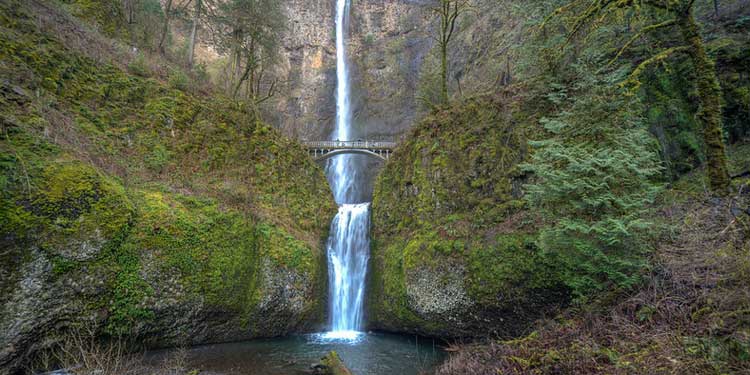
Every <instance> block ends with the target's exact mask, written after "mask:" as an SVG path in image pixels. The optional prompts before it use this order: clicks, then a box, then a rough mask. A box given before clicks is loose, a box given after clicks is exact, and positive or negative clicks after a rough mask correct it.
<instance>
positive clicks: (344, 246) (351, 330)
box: [322, 0, 370, 341]
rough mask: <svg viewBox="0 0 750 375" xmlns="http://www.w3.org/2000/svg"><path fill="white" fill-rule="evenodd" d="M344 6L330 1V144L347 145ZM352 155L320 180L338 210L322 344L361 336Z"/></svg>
mask: <svg viewBox="0 0 750 375" xmlns="http://www.w3.org/2000/svg"><path fill="white" fill-rule="evenodd" d="M349 1H350V0H336V127H335V129H334V131H333V133H332V134H331V140H340V141H348V140H352V139H351V138H352V124H351V117H352V116H351V115H352V111H351V107H350V94H351V92H350V85H349V68H348V62H347V58H346V34H347V31H348V17H349ZM352 158H353V156H352V155H339V156H336V157H333V158H331V159H330V160H329V162H328V164H327V166H326V175H327V176H328V180H329V182H330V185H331V189H332V190H333V196H334V198H335V200H336V203H337V204H338V205H339V210H338V214H337V215H336V217H334V219H333V221H332V222H331V231H330V236H329V238H328V244H327V251H328V279H329V302H330V309H329V314H330V324H331V330H330V331H329V332H327V333H325V334H323V335H322V336H323V338H324V339H328V340H345V341H356V340H357V339H358V338H359V337H361V336H362V333H361V331H362V329H363V309H364V297H365V277H366V273H367V262H368V258H369V251H370V238H369V231H370V203H369V202H359V201H358V200H359V199H361V187H360V186H358V181H359V180H358V178H357V175H358V174H359V172H360V171H358V168H357V165H356V164H355V163H353V160H352Z"/></svg>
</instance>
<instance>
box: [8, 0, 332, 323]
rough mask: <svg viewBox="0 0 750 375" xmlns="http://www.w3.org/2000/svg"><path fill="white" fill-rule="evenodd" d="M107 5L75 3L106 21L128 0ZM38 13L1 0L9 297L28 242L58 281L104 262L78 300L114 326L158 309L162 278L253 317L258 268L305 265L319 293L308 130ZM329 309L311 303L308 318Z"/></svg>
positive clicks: (320, 217) (326, 217) (326, 219)
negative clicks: (69, 37) (266, 118)
mask: <svg viewBox="0 0 750 375" xmlns="http://www.w3.org/2000/svg"><path fill="white" fill-rule="evenodd" d="M100 3H101V4H99V3H96V4H94V2H90V1H89V2H86V1H75V3H74V4H72V5H70V6H69V7H67V8H66V9H70V10H71V11H73V12H74V13H76V14H79V15H81V16H85V18H87V19H90V20H92V19H93V20H94V21H96V22H97V23H98V22H99V21H100V20H101V19H100V18H101V16H102V15H103V14H108V13H106V12H108V11H109V10H111V8H110V6H111V5H112V4H115V3H117V2H100ZM109 3H112V4H109ZM118 4H119V3H117V4H115V5H117V6H119V5H118ZM51 11H58V9H52V10H51ZM84 11H85V12H86V14H84V13H80V12H84ZM103 12H104V13H103ZM89 15H91V17H93V18H89ZM112 21H116V20H112ZM37 25H38V23H37V22H36V16H35V15H34V14H33V12H32V11H31V10H30V8H29V7H28V4H25V3H24V2H20V1H15V0H14V1H11V2H3V3H2V4H0V33H2V35H3V36H4V37H3V38H2V39H0V74H1V75H2V76H3V77H7V78H8V80H7V81H4V82H2V90H0V126H1V127H2V128H1V129H0V130H1V131H0V188H2V189H1V190H2V191H0V231H1V232H2V234H3V236H1V237H0V241H8V242H9V244H11V245H12V248H13V251H9V252H3V254H2V255H0V257H1V259H0V260H1V261H2V262H3V264H6V265H8V266H9V267H11V268H12V270H13V274H9V273H7V274H6V273H5V272H3V273H1V274H0V277H2V279H0V284H1V285H0V291H1V292H2V294H3V295H6V291H7V290H12V289H13V287H14V285H15V284H14V282H15V281H16V279H17V274H16V273H15V270H17V269H19V268H20V267H21V266H22V264H23V263H24V262H26V261H27V260H28V259H26V258H25V256H28V254H30V253H31V252H30V251H29V249H30V248H38V249H40V250H41V252H42V256H44V257H46V258H47V259H48V260H49V261H50V262H51V264H52V274H53V275H54V276H55V277H54V278H51V280H53V281H54V280H59V279H60V278H67V279H71V280H79V279H80V278H81V277H84V276H88V275H97V276H96V277H97V278H98V279H99V280H100V281H102V283H103V286H102V287H101V288H100V289H97V293H96V295H95V296H91V295H89V294H86V293H82V294H81V295H77V296H76V298H81V299H82V300H81V301H74V302H72V303H76V304H78V303H79V302H80V305H82V306H86V309H87V311H89V310H90V311H96V312H98V311H108V313H109V314H108V315H107V316H108V318H107V321H106V324H105V331H106V332H107V333H109V334H111V335H127V334H131V333H133V332H134V330H137V329H138V328H139V327H141V328H142V327H143V323H147V322H149V321H150V320H151V319H152V318H154V312H153V311H151V310H150V308H149V306H150V303H151V302H152V297H154V294H155V293H154V291H153V290H152V287H153V286H152V285H151V284H150V283H153V282H154V281H155V280H156V281H157V282H161V281H165V280H162V279H163V277H166V276H168V277H169V278H170V282H172V281H176V282H178V283H179V284H180V286H181V287H184V290H185V292H186V293H185V294H186V295H182V294H179V295H176V296H175V297H176V298H183V299H184V300H189V299H196V300H198V299H199V300H201V301H203V302H205V303H206V304H207V305H208V306H209V307H210V308H214V309H216V310H217V311H226V312H229V313H234V314H236V315H240V316H241V319H242V320H243V321H244V323H245V324H246V326H247V327H250V326H253V325H259V326H260V323H259V322H257V321H252V320H253V319H260V318H264V319H268V317H259V316H256V315H255V314H254V313H255V310H256V309H257V307H258V302H259V301H260V299H261V298H262V297H264V295H263V293H264V292H265V291H264V285H263V279H262V277H261V276H264V274H263V272H266V271H267V272H275V271H276V270H279V269H282V270H289V271H290V272H292V271H294V272H299V273H300V274H304V275H305V276H306V279H307V280H309V281H311V282H313V283H315V287H316V288H317V291H319V292H320V293H321V294H322V293H324V292H323V290H324V286H325V257H324V256H323V252H322V250H321V245H322V241H321V238H323V237H325V233H327V230H328V225H329V223H330V219H331V216H332V215H333V214H334V213H335V204H334V202H333V199H332V197H331V195H330V191H329V189H328V186H327V183H326V180H325V177H324V175H323V173H322V170H321V169H320V167H318V166H317V165H316V164H315V163H314V162H313V161H312V160H310V159H309V158H307V157H306V153H305V152H304V150H303V149H302V147H301V146H300V145H299V144H298V143H296V142H295V141H293V140H290V139H287V138H285V137H283V136H282V135H281V134H280V133H279V132H277V131H276V130H275V129H273V128H271V127H270V126H268V125H267V124H264V123H263V122H262V121H261V120H260V119H259V118H258V117H257V111H256V110H255V109H254V108H251V107H249V106H247V105H246V104H244V103H238V102H235V101H233V100H230V99H228V98H224V97H221V96H220V95H206V96H199V95H197V94H196V93H194V92H191V91H190V90H189V89H187V90H186V87H184V78H185V77H183V76H181V75H180V73H181V72H177V71H175V72H173V73H174V74H172V79H171V82H161V81H159V80H157V79H154V78H150V77H149V76H150V72H149V71H148V69H143V68H144V67H146V64H145V58H144V59H141V60H140V61H136V63H134V64H131V66H130V68H129V69H128V70H129V71H130V72H126V71H123V70H122V69H121V68H120V67H119V66H117V65H115V64H113V63H110V62H108V61H109V60H108V59H107V57H106V56H105V57H104V58H102V56H97V57H96V59H92V58H91V57H90V56H87V55H86V54H85V53H86V52H87V51H81V50H73V49H70V48H68V47H66V44H65V43H63V42H62V41H61V40H59V39H57V38H58V37H60V36H55V35H50V34H48V33H46V32H43V31H41V30H39V29H38V26H37ZM82 32H88V31H85V30H84V31H82ZM63 37H64V36H63ZM105 52H106V51H105ZM139 64H140V65H142V66H139ZM6 88H9V89H7V90H6ZM2 245H5V242H3V243H2ZM9 248H10V247H9ZM266 260H268V261H266ZM269 267H270V269H268V268H269ZM172 275H174V276H175V279H176V280H171V278H172ZM271 276H275V275H271ZM321 280H322V282H321ZM295 287H298V288H299V289H301V290H305V291H308V290H309V288H311V287H310V286H309V285H295ZM181 290H182V289H181ZM320 307H321V304H320V303H318V302H317V301H305V308H306V309H309V310H310V311H311V312H310V313H309V314H308V313H304V314H303V315H304V318H309V319H317V318H319V317H320V316H321V314H320V313H318V312H317V311H318V310H317V309H319V308H320ZM313 310H315V311H314V312H313ZM290 325H291V322H290ZM260 334H262V332H260Z"/></svg>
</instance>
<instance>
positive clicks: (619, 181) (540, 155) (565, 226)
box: [525, 65, 661, 302]
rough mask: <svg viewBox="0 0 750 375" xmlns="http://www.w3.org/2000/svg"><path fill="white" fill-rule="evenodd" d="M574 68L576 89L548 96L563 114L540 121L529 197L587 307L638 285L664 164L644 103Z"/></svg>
mask: <svg viewBox="0 0 750 375" xmlns="http://www.w3.org/2000/svg"><path fill="white" fill-rule="evenodd" d="M574 70H575V76H576V79H574V80H572V82H574V83H570V84H553V86H552V87H553V89H552V90H551V91H550V92H549V94H548V100H550V101H551V102H553V103H554V104H555V106H556V107H557V108H558V110H557V111H556V112H554V113H553V114H552V115H550V116H549V117H546V118H544V119H542V120H541V125H543V127H544V131H545V134H546V136H545V139H542V140H538V141H534V142H531V146H532V148H533V149H534V152H533V155H532V157H531V161H530V163H528V164H527V165H526V166H525V167H526V168H527V169H528V170H530V171H531V172H533V173H534V175H535V178H534V181H533V182H532V183H531V184H529V185H528V186H527V195H526V199H527V200H528V202H529V203H530V205H531V207H532V208H533V209H534V210H535V211H537V213H538V214H539V215H540V216H541V217H542V219H543V221H544V222H545V227H544V229H542V231H541V233H540V237H539V245H540V247H541V249H542V250H543V251H544V252H545V255H546V256H549V257H551V258H552V259H553V260H554V261H555V262H556V263H557V264H560V265H561V267H562V268H563V275H564V282H565V283H566V284H568V286H569V287H570V288H571V290H572V291H573V294H574V296H575V298H576V300H577V301H578V302H585V301H586V300H587V299H588V298H589V297H590V296H592V295H596V293H597V292H599V291H604V290H612V289H614V290H617V289H622V288H630V287H632V286H634V285H635V284H637V283H638V281H639V279H640V274H641V271H642V270H643V269H644V268H645V267H646V264H647V263H646V262H645V255H646V253H647V245H646V243H647V241H646V239H647V237H648V232H649V228H650V227H651V226H652V225H653V223H651V222H650V221H649V220H648V219H647V218H648V216H649V215H648V210H649V206H650V204H651V203H652V202H653V200H654V198H655V195H656V193H657V192H658V190H659V188H658V185H657V184H656V183H655V182H653V180H654V178H656V177H658V176H659V175H660V173H661V166H660V163H659V158H658V154H657V151H656V150H657V147H656V145H655V141H654V140H653V138H652V136H651V135H650V134H649V133H648V131H647V129H646V128H645V126H644V124H643V122H642V120H641V118H640V115H639V113H640V108H639V105H638V102H637V99H635V98H634V97H633V96H627V95H622V93H619V92H617V91H618V90H617V89H616V87H617V85H616V84H615V82H617V80H618V79H620V77H618V76H617V74H613V75H609V76H607V77H603V78H598V77H596V76H594V75H592V74H591V73H589V72H587V69H586V67H585V66H583V65H578V66H576V67H575V68H574ZM584 114H585V115H584Z"/></svg>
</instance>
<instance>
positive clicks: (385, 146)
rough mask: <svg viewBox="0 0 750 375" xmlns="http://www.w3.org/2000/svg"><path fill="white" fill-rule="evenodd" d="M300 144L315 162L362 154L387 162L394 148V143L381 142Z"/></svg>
mask: <svg viewBox="0 0 750 375" xmlns="http://www.w3.org/2000/svg"><path fill="white" fill-rule="evenodd" d="M302 144H303V145H304V146H305V148H307V151H308V152H310V155H311V156H312V157H313V158H315V160H325V159H327V158H329V157H332V156H334V155H339V154H364V155H369V156H374V157H376V158H379V159H381V160H388V159H389V158H390V156H391V153H393V149H395V148H396V142H381V141H306V142H302Z"/></svg>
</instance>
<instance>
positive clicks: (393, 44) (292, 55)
mask: <svg viewBox="0 0 750 375" xmlns="http://www.w3.org/2000/svg"><path fill="white" fill-rule="evenodd" d="M352 3H353V4H352V8H351V18H350V37H349V51H348V52H349V54H348V55H349V58H350V63H351V74H352V86H353V88H352V93H353V99H352V105H353V112H354V125H355V127H356V129H357V132H358V136H360V137H363V138H364V137H366V138H379V137H385V138H389V137H392V136H393V135H395V134H400V133H402V132H403V131H404V130H405V129H407V128H408V127H409V126H410V124H411V123H412V122H413V120H414V119H415V115H416V113H417V103H416V99H415V95H416V87H417V83H418V78H419V70H420V67H421V65H422V61H423V60H424V57H425V55H426V53H427V51H428V50H429V46H430V42H429V39H427V37H426V34H425V25H426V23H427V21H428V19H427V18H426V13H425V12H426V10H425V4H426V3H428V2H427V1H404V0H402V1H384V0H358V1H353V2H352ZM334 7H335V4H334V1H330V0H324V1H312V2H311V1H298V0H295V1H289V2H287V15H288V21H287V22H288V27H287V32H286V33H285V36H284V38H283V40H284V42H283V44H284V51H283V53H282V58H281V60H282V62H281V64H280V70H279V74H280V76H281V77H282V80H284V81H285V83H286V85H285V87H284V89H283V92H281V93H280V94H279V95H278V99H277V100H276V101H275V102H274V103H273V104H272V107H273V108H272V109H270V110H269V111H268V112H269V115H270V116H272V117H273V121H272V122H273V123H275V124H278V125H279V127H280V128H281V129H282V130H283V131H284V132H285V133H287V134H290V135H292V136H295V137H299V138H307V139H323V138H327V137H328V135H329V134H330V132H331V131H332V129H333V126H334V122H335V116H336V104H335V98H334V95H335V87H336V46H335V34H334V33H335V27H334Z"/></svg>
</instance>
